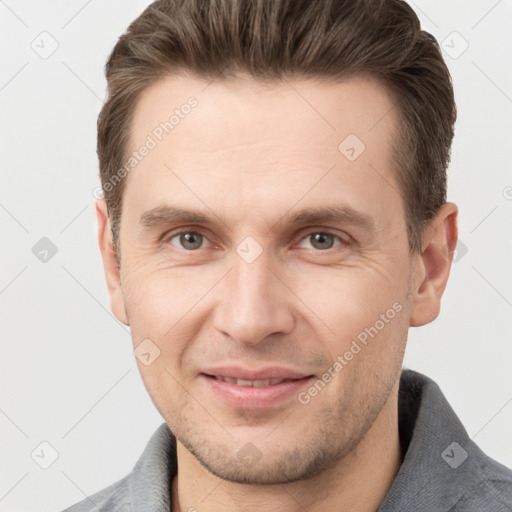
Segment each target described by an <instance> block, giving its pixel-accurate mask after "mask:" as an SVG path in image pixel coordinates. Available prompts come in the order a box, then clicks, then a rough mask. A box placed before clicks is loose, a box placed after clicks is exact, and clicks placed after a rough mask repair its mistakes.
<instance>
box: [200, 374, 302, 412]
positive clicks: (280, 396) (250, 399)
mask: <svg viewBox="0 0 512 512" xmlns="http://www.w3.org/2000/svg"><path fill="white" fill-rule="evenodd" d="M200 377H201V379H202V380H203V381H204V382H205V384H206V385H207V386H208V387H209V389H210V390H212V391H213V392H214V393H215V394H216V395H217V396H218V397H220V398H221V399H222V400H224V401H225V402H226V403H228V404H229V405H231V406H233V407H237V408H239V409H252V410H256V409H268V408H269V407H272V406H274V405H277V404H279V403H280V402H282V401H284V400H285V399H287V398H289V397H290V396H293V395H297V394H298V393H299V391H300V389H301V388H302V387H304V386H305V385H306V384H308V383H309V381H310V380H311V379H312V377H304V378H303V379H297V380H288V381H283V382H280V383H279V384H274V385H272V386H261V387H253V386H238V385H237V384H231V383H229V382H224V381H222V380H219V379H216V378H215V377H209V376H207V375H205V374H201V375H200Z"/></svg>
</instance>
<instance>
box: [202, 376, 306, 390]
mask: <svg viewBox="0 0 512 512" xmlns="http://www.w3.org/2000/svg"><path fill="white" fill-rule="evenodd" d="M206 376H207V377H211V378H212V379H217V380H220V381H222V382H227V383H228V384H236V385H237V386H244V387H253V388H262V387H265V386H274V385H276V384H280V383H281V382H290V381H293V380H298V379H256V380H246V379H237V378H233V377H223V376H221V375H206Z"/></svg>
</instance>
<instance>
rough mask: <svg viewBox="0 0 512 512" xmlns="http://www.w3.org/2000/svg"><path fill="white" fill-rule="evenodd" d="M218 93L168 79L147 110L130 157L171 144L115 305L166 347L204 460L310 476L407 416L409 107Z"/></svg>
mask: <svg viewBox="0 0 512 512" xmlns="http://www.w3.org/2000/svg"><path fill="white" fill-rule="evenodd" d="M206 85H207V84H206V82H201V81H199V80H195V79H192V78H184V77H181V78H166V79H165V80H162V81H160V82H158V83H157V84H154V85H153V86H152V87H150V88H149V89H147V90H146V91H145V92H144V94H143V96H142V97H141V99H140V101H139V103H138V105H137V107H136V112H135V116H134V119H133V124H132V133H131V139H130V150H129V152H130V153H131V152H132V151H135V150H138V149H139V148H140V147H141V146H143V145H144V144H146V143H147V141H148V138H147V137H148V135H149V136H151V138H152V139H153V140H154V141H155V142H156V146H155V147H152V148H151V149H150V151H149V153H148V155H147V156H146V157H145V158H143V159H142V160H141V161H140V163H139V164H138V165H137V167H136V168H135V169H134V170H133V171H131V173H130V174H129V176H128V178H127V183H126V188H125V190H124V197H123V213H122V218H121V228H120V252H121V283H122V292H123V294H122V296H121V297H120V298H119V299H117V304H114V310H115V311H117V312H118V313H117V314H118V317H122V316H123V315H122V314H120V313H119V311H121V310H125V311H126V314H127V319H128V321H129V324H130V326H131V330H132V334H133V342H134V346H135V347H137V346H139V344H140V343H141V342H143V341H144V340H150V341H144V343H145V344H146V345H142V347H144V354H145V355H144V356H143V357H142V358H141V359H142V361H143V362H150V363H151V364H149V365H147V366H146V365H145V364H143V363H142V362H139V367H140V371H141V374H142V378H143V380H144V383H145V385H146V387H147V389H148V392H149V393H150V395H151V398H152V400H153V401H154V403H155V405H156V407H157V408H158V410H159V411H160V413H161V414H162V416H163V417H164V419H165V420H166V421H167V423H168V424H169V426H170V428H171V430H172V431H173V432H174V434H175V435H176V437H177V439H178V441H180V442H181V443H182V444H183V445H184V446H186V447H187V448H188V449H189V450H190V451H191V452H192V453H193V454H195V456H196V457H197V458H198V459H199V461H200V462H201V463H202V464H203V465H204V466H206V467H207V468H208V469H209V470H210V471H211V472H212V473H214V474H216V475H218V476H220V477H222V478H225V479H228V480H233V481H238V482H252V483H277V482H286V481H292V480H296V479H301V478H305V477H307V476H310V475H312V474H315V473H317V472H318V471H321V470H323V469H326V468H328V467H331V466H333V465H334V464H335V462H336V461H337V460H339V459H340V458H342V457H343V456H345V455H347V454H349V453H350V452H351V451H352V450H353V449H354V447H355V446H356V445H357V444H358V443H359V442H360V441H361V439H362V438H363V436H364V435H365V434H366V433H367V432H368V429H370V427H371V426H372V423H373V422H374V421H375V420H376V418H377V417H378V416H379V414H384V412H385V411H386V410H390V411H392V410H394V409H393V408H392V407H391V406H390V403H391V402H393V401H396V395H394V393H393V391H395V392H396V389H397V379H398V377H399V374H400V368H401V363H402V357H403V351H404V347H405V343H406V338H407V329H408V325H409V317H410V310H411V307H410V306H411V304H410V303H411V300H410V295H409V294H408V292H409V290H410V284H409V273H410V270H411V262H410V260H409V253H408V242H407V232H406V224H405V217H404V209H403V203H402V199H401V197H400V195H399V193H398V191H399V187H398V185H397V181H396V179H395V177H394V170H393V163H392V153H391V142H392V139H393V136H394V133H395V129H396V122H397V121H396V112H395V111H394V110H393V107H392V103H391V100H390V98H389V96H388V95H387V93H386V91H385V89H384V88H382V86H380V85H379V84H378V83H377V82H375V81H370V80H368V79H363V78H352V79H349V80H347V81H345V82H341V83H336V84H334V83H331V84H327V83H320V82H313V81H298V80H295V81H293V82H290V83H289V82H279V83H274V84H272V85H271V86H268V87H263V86H260V85H257V84H256V83H254V82H250V81H238V82H236V83H231V84H228V83H226V82H223V81H220V80H215V81H213V82H212V83H211V84H210V85H208V86H206ZM191 96H193V97H194V98H195V99H196V100H197V105H196V106H195V107H193V108H191V109H188V108H187V109H182V110H181V111H180V112H181V113H182V115H181V116H180V119H179V122H177V123H176V124H175V126H174V128H173V129H172V130H169V133H168V134H166V133H165V132H164V133H163V134H162V133H161V130H158V129H157V127H159V126H160V123H162V122H164V121H166V120H168V119H169V117H170V115H171V114H172V113H173V111H174V110H175V109H180V107H181V106H182V105H184V104H186V102H187V99H188V98H189V97H191ZM184 111H187V112H189V113H188V114H186V115H183V112H184ZM155 129H156V131H155ZM155 133H157V134H160V135H161V137H160V138H161V139H162V140H161V141H159V140H158V137H156V136H155ZM347 137H348V138H347ZM343 141H344V142H343ZM340 143H342V144H341V146H340ZM362 144H364V146H365V147H364V146H363V145H362ZM149 145H150V146H153V144H151V143H150V144H149ZM339 146H340V148H339ZM166 208H167V209H168V210H166ZM171 208H174V209H186V210H189V211H191V212H196V213H197V214H198V215H199V214H200V215H202V216H204V217H205V219H197V218H196V219H194V218H176V217H174V216H173V213H176V210H171ZM327 209H331V212H332V211H334V209H336V211H337V212H338V213H340V212H341V213H344V215H339V216H338V218H328V217H324V215H323V213H324V212H325V211H326V210H327ZM312 211H315V212H317V213H318V214H319V215H318V216H317V217H315V218H313V217H312V216H311V215H308V212H309V213H311V212H312ZM299 213H302V215H300V216H299V217H298V218H296V219H294V218H295V217H296V216H297V215H298V214H299ZM179 233H182V234H181V235H180V234H179ZM121 302H122V304H121ZM121 319H123V318H121ZM155 346H156V347H157V349H158V350H159V351H160V354H159V356H158V357H157V358H156V359H154V360H153V358H154V357H155V355H156V354H157V353H158V351H157V349H156V348H155ZM148 354H149V355H148ZM350 354H352V356H351V355H350ZM145 360H147V361H145ZM151 361H152V362H151ZM336 362H337V363H338V364H336ZM329 376H330V378H329ZM282 379H285V380H284V381H282ZM249 381H251V382H249ZM254 381H255V382H254ZM315 390H316V391H315Z"/></svg>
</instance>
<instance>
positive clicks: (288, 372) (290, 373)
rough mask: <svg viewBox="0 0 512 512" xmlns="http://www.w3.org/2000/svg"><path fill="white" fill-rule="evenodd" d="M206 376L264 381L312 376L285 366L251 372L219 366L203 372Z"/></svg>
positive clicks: (246, 369)
mask: <svg viewBox="0 0 512 512" xmlns="http://www.w3.org/2000/svg"><path fill="white" fill-rule="evenodd" d="M202 373H204V374H206V375H211V376H213V377H228V378H231V379H243V380H264V379H303V378H305V377H310V374H307V373H304V372H300V371H297V370H293V369H291V368H285V367H284V366H267V367H265V368H259V369H255V370H251V369H249V368H243V367H241V366H219V367H215V368H206V369H205V370H203V371H202Z"/></svg>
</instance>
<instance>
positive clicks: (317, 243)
mask: <svg viewBox="0 0 512 512" xmlns="http://www.w3.org/2000/svg"><path fill="white" fill-rule="evenodd" d="M336 239H337V240H338V241H339V242H338V245H340V244H342V243H343V241H342V240H341V238H340V237H339V236H337V235H333V234H331V233H324V232H322V231H317V232H313V233H310V234H309V235H307V236H306V237H304V238H303V239H302V242H301V244H304V243H308V244H309V245H310V246H312V247H313V248H314V249H317V250H320V251H325V250H327V249H331V248H332V247H334V244H335V241H336ZM306 248H307V249H310V248H311V247H306Z"/></svg>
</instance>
